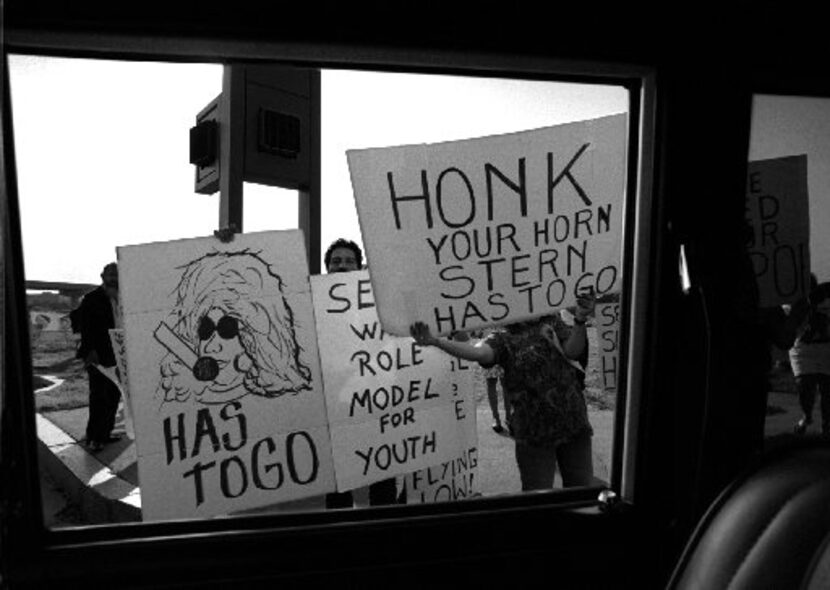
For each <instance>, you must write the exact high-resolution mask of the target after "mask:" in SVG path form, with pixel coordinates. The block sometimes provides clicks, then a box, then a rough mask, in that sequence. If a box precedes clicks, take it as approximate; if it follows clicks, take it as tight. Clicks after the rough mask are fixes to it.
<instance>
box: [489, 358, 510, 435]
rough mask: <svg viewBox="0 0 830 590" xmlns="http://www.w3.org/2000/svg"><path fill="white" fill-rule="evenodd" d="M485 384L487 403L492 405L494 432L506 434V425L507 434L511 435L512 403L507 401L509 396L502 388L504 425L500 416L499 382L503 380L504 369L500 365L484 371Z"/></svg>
mask: <svg viewBox="0 0 830 590" xmlns="http://www.w3.org/2000/svg"><path fill="white" fill-rule="evenodd" d="M482 369H483V371H484V382H485V385H486V387H487V401H488V402H489V403H490V412H492V414H493V431H494V432H496V433H498V434H504V433H505V425H507V433H508V434H509V433H510V403H509V402H508V400H507V395H506V394H505V391H504V386H502V404H503V405H504V423H502V420H501V416H500V415H499V382H500V381H501V379H502V369H501V367H500V366H499V365H493V366H492V367H490V368H488V369H484V368H483V367H482Z"/></svg>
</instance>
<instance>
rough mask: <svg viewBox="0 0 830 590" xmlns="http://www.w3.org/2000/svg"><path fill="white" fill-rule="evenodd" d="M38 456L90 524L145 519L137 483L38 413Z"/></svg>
mask: <svg viewBox="0 0 830 590" xmlns="http://www.w3.org/2000/svg"><path fill="white" fill-rule="evenodd" d="M36 418H37V433H38V459H39V461H40V464H41V465H42V466H43V467H44V468H45V469H47V470H48V472H49V475H50V476H52V478H53V479H54V480H55V483H56V484H58V485H59V486H60V487H61V488H62V489H64V490H65V491H66V492H67V494H69V495H70V497H71V498H72V499H74V500H75V501H76V502H77V503H78V505H79V508H80V510H81V511H82V513H83V514H84V520H85V521H86V522H88V523H90V524H106V523H116V522H137V521H141V495H140V492H139V489H138V487H137V486H135V485H133V484H132V483H130V482H128V481H126V480H124V479H122V478H121V477H119V476H118V475H117V474H116V473H114V472H113V471H112V469H110V467H109V466H108V465H106V464H104V463H102V462H101V461H100V460H98V458H96V457H95V456H94V455H92V454H91V453H89V452H87V450H86V448H84V446H83V445H82V444H81V443H79V442H78V441H76V440H75V439H74V438H72V437H71V436H70V435H69V434H67V433H66V432H64V431H63V430H62V429H61V428H60V427H58V426H57V425H56V424H54V423H53V422H51V421H50V420H49V419H48V418H45V417H44V416H42V415H41V414H37V416H36Z"/></svg>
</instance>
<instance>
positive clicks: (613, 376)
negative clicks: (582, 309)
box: [594, 301, 620, 393]
mask: <svg viewBox="0 0 830 590" xmlns="http://www.w3.org/2000/svg"><path fill="white" fill-rule="evenodd" d="M594 313H595V317H596V328H597V344H598V347H599V376H600V382H601V383H602V388H603V389H604V390H605V391H606V392H608V393H616V392H617V379H618V378H619V370H618V367H619V362H620V353H619V344H620V303H619V302H618V301H616V302H613V303H597V305H596V309H595V311H594Z"/></svg>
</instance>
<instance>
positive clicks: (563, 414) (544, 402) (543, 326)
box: [485, 315, 593, 447]
mask: <svg viewBox="0 0 830 590" xmlns="http://www.w3.org/2000/svg"><path fill="white" fill-rule="evenodd" d="M551 328H552V329H553V332H554V333H555V334H556V336H557V338H558V339H559V342H560V343H561V344H564V343H565V342H567V340H568V338H569V337H570V333H571V327H570V326H568V325H567V324H566V323H565V322H564V321H562V319H561V318H560V317H559V316H558V315H554V316H549V317H546V318H544V319H543V320H542V321H540V322H538V323H536V324H534V325H532V326H531V327H530V328H526V329H524V330H522V331H521V332H520V333H511V332H508V331H498V332H494V333H493V334H491V335H490V336H488V337H487V339H486V340H485V342H486V343H487V344H488V345H489V346H490V348H492V349H493V351H494V352H495V360H494V362H493V364H498V365H501V367H502V369H503V371H504V378H503V381H502V383H503V386H504V389H505V393H506V394H507V395H508V396H509V399H510V403H511V406H512V408H513V412H512V414H511V417H510V430H511V432H512V434H513V436H514V438H515V439H516V440H517V441H521V442H525V443H527V444H530V445H533V446H537V447H553V446H556V445H558V444H561V443H563V442H568V441H570V440H573V439H574V438H576V437H577V436H580V435H582V434H588V435H592V434H593V430H592V428H591V424H590V422H588V408H587V405H586V403H585V396H584V395H583V390H584V377H583V374H582V373H581V372H580V371H579V369H577V368H576V367H574V366H573V365H572V364H571V362H569V360H568V359H567V358H566V357H565V356H564V354H563V353H561V352H560V351H559V349H558V348H557V347H556V346H555V344H554V343H553V341H552V339H551V338H550V337H549V336H546V335H545V331H546V330H548V331H550V329H551ZM579 362H580V364H581V366H582V367H584V366H585V364H586V362H587V350H586V353H585V354H584V355H583V358H580V359H579ZM488 366H489V365H488Z"/></svg>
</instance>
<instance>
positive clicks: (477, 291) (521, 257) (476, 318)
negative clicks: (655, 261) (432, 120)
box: [347, 115, 627, 336]
mask: <svg viewBox="0 0 830 590" xmlns="http://www.w3.org/2000/svg"><path fill="white" fill-rule="evenodd" d="M626 124H627V121H626V115H614V116H610V117H603V118H599V119H593V120H589V121H581V122H578V123H569V124H566V125H559V126H555V127H548V128H544V129H537V130H533V131H525V132H521V133H512V134H507V135H497V136H491V137H485V138H479V139H469V140H464V141H453V142H447V143H438V144H430V145H415V146H402V147H391V148H373V149H364V150H351V151H349V152H347V157H348V162H349V170H350V173H351V179H352V188H353V190H354V195H355V201H356V204H357V209H358V216H359V221H360V226H361V228H362V237H363V243H364V245H365V247H366V252H367V256H368V259H369V260H370V261H371V265H372V287H373V289H374V293H375V298H376V300H377V305H378V314H379V316H380V320H381V322H382V324H383V327H384V328H385V329H386V330H387V332H390V333H392V334H396V335H400V336H405V335H407V334H408V333H409V331H408V330H409V326H410V325H411V324H412V323H413V322H414V321H416V320H420V321H424V322H426V323H427V324H428V325H429V326H430V327H431V328H432V331H433V333H435V334H448V333H450V332H452V331H454V330H463V329H466V330H469V329H474V328H478V327H483V326H488V325H496V324H505V323H510V322H512V321H516V320H521V319H526V318H530V317H537V316H541V315H546V314H548V313H550V312H551V311H552V310H554V309H558V308H561V307H567V306H569V305H572V304H573V303H574V301H575V295H576V293H577V292H581V291H582V290H584V289H587V288H588V287H592V288H593V289H594V291H595V293H597V294H598V295H602V294H603V293H607V292H610V291H612V290H615V289H618V287H619V281H620V252H621V232H622V218H623V196H624V192H625V175H626V168H625V163H626Z"/></svg>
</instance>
